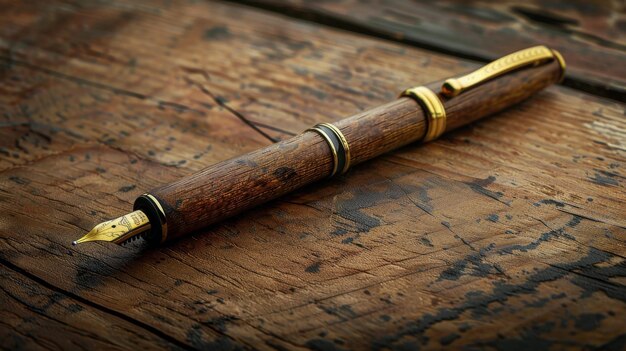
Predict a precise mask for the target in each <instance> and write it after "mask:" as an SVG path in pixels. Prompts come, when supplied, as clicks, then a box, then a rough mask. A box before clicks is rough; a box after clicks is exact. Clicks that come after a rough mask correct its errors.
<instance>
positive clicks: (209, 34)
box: [202, 26, 232, 40]
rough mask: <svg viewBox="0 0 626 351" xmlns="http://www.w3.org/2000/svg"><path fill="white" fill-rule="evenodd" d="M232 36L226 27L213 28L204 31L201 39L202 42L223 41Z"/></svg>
mask: <svg viewBox="0 0 626 351" xmlns="http://www.w3.org/2000/svg"><path fill="white" fill-rule="evenodd" d="M231 36H232V34H231V32H230V30H229V29H228V27H225V26H215V27H211V28H209V29H207V30H205V31H204V34H203V35H202V39H204V40H224V39H228V38H230V37H231Z"/></svg>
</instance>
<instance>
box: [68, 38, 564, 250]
mask: <svg viewBox="0 0 626 351" xmlns="http://www.w3.org/2000/svg"><path fill="white" fill-rule="evenodd" d="M564 74H565V61H564V60H563V58H562V56H561V55H560V54H559V53H558V52H557V51H555V50H552V49H550V48H548V47H546V46H535V47H531V48H528V49H524V50H521V51H517V52H514V53H512V54H509V55H507V56H504V57H501V58H499V59H497V60H495V61H493V62H491V63H488V64H487V65H485V66H483V67H481V68H479V69H477V70H475V71H472V72H469V73H468V74H465V75H463V76H460V77H456V78H450V79H447V80H445V81H442V82H434V83H430V84H426V85H424V86H418V87H413V88H410V89H406V90H405V91H403V92H402V93H401V94H400V96H399V98H398V99H396V100H394V101H392V102H389V103H387V104H384V105H382V106H378V107H375V108H373V109H371V110H368V111H364V112H361V113H358V114H356V115H354V116H351V117H349V118H346V119H342V120H340V121H337V122H335V123H320V124H317V125H315V126H313V127H311V128H309V129H307V130H306V131H304V132H303V133H301V134H299V135H297V136H294V137H293V138H291V139H288V140H284V141H281V142H279V143H276V144H273V145H270V146H268V147H266V148H263V149H259V150H256V151H253V152H250V153H248V154H245V155H242V156H239V157H236V158H233V159H230V160H226V161H222V162H219V163H216V164H214V165H211V166H208V167H207V168H204V169H202V170H200V171H199V172H197V173H194V174H191V175H189V176H186V177H184V178H182V179H179V180H177V181H175V182H173V183H170V184H166V185H163V186H160V187H158V188H156V189H153V190H151V191H149V192H147V193H145V194H143V195H141V196H139V197H138V198H137V199H136V200H135V203H134V206H133V212H130V213H128V214H125V215H123V216H121V217H119V218H116V219H113V220H109V221H106V222H103V223H100V224H98V225H96V226H95V227H94V228H93V229H92V230H91V231H90V232H89V233H87V234H86V235H85V236H83V237H82V238H80V239H78V240H76V241H74V242H73V244H74V245H76V244H79V243H84V242H88V241H107V242H112V243H116V244H124V243H127V242H129V241H133V240H136V239H138V238H143V239H145V240H146V241H148V242H151V243H156V244H158V243H163V242H165V241H168V240H172V239H175V238H179V237H181V236H184V235H186V234H189V233H192V232H194V231H197V230H200V229H202V228H204V227H207V226H209V225H211V224H214V223H216V222H219V221H221V220H223V219H226V218H229V217H232V216H234V215H237V214H239V213H241V212H242V211H245V210H247V209H250V208H252V207H255V206H258V205H260V204H263V203H265V202H267V201H270V200H272V199H275V198H278V197H280V196H282V195H284V194H287V193H289V192H291V191H293V190H295V189H298V188H300V187H302V186H304V185H307V184H310V183H312V182H315V181H319V180H321V179H325V178H329V177H331V178H332V177H336V176H340V175H342V174H345V173H346V172H347V171H348V170H349V169H350V167H352V166H354V165H356V164H358V163H361V162H363V161H366V160H369V159H371V158H373V157H376V156H378V155H381V154H383V153H386V152H389V151H391V150H394V149H397V148H399V147H402V146H404V145H407V144H410V143H414V142H418V141H422V142H428V141H431V140H435V139H437V138H438V137H439V136H441V135H442V134H443V133H445V132H448V131H451V130H453V129H456V128H458V127H461V126H463V125H466V124H468V123H470V122H473V121H475V120H477V119H480V118H483V117H485V116H488V115H492V114H494V113H496V112H498V111H501V110H503V109H505V108H507V107H509V106H511V105H514V104H516V103H519V102H520V101H522V100H525V99H527V98H528V97H530V96H531V95H533V94H535V93H537V92H538V91H540V90H542V89H544V88H546V87H548V86H549V85H551V84H553V83H557V82H560V81H561V80H562V79H563V77H564Z"/></svg>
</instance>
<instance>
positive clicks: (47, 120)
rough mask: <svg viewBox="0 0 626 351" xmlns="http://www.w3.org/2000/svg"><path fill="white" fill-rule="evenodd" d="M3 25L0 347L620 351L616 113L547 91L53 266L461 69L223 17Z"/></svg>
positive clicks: (170, 8)
mask: <svg viewBox="0 0 626 351" xmlns="http://www.w3.org/2000/svg"><path fill="white" fill-rule="evenodd" d="M4 5H5V6H4V7H3V9H6V10H4V11H1V12H0V18H1V19H2V23H3V26H0V47H1V49H0V55H1V56H2V58H3V65H2V71H1V79H0V82H1V85H0V86H1V89H0V92H1V94H0V99H2V103H1V104H0V108H2V109H3V110H2V113H1V114H0V116H1V118H2V120H1V123H2V124H1V126H2V128H0V133H2V136H1V138H0V143H2V145H1V146H2V148H1V149H0V156H1V157H2V162H1V163H0V166H1V168H2V170H1V171H0V234H1V235H0V263H1V264H2V272H3V273H2V276H1V277H2V278H1V279H2V283H1V284H2V291H0V299H2V300H1V301H0V305H1V306H2V307H1V310H0V314H1V315H0V320H1V321H2V323H1V324H0V334H1V336H2V338H1V340H2V343H1V345H2V348H6V349H9V348H11V349H15V348H19V347H23V348H42V349H55V348H59V347H57V346H55V345H57V344H58V345H60V346H61V347H63V346H65V345H69V343H70V342H71V345H85V346H86V348H95V347H98V346H103V347H111V348H115V347H117V348H128V346H127V345H128V344H127V343H126V341H123V340H109V337H110V336H111V335H112V334H111V331H110V330H106V329H102V328H94V327H91V326H98V325H103V324H104V321H106V323H108V325H109V326H110V328H112V330H115V335H120V337H125V336H127V337H128V338H130V340H133V341H136V342H137V345H140V346H141V345H144V346H147V347H148V346H153V347H154V348H157V347H160V346H163V347H167V348H173V349H175V348H192V349H210V348H213V349H220V348H221V349H237V348H239V349H263V350H272V349H296V350H298V349H302V350H305V349H313V350H317V349H324V348H326V349H340V350H341V349H343V350H348V349H363V348H366V349H385V348H387V349H401V348H402V347H407V348H414V347H415V346H419V347H421V348H440V347H442V346H451V347H457V348H460V347H464V346H465V347H468V348H484V349H494V350H496V349H510V348H513V347H520V348H542V349H546V348H600V349H611V348H614V349H620V348H623V345H624V340H625V339H626V337H625V336H624V331H623V318H622V316H623V315H624V313H626V296H625V291H626V290H625V284H626V281H625V279H626V267H625V264H624V262H625V261H624V256H625V255H626V248H625V241H626V229H625V228H626V219H625V218H624V212H625V211H624V203H626V193H625V191H624V175H623V173H624V171H623V170H624V167H625V163H626V162H625V160H626V158H625V157H626V156H625V154H626V151H625V150H626V137H625V136H624V130H626V123H625V122H624V114H625V113H626V112H625V111H626V107H625V106H624V105H623V104H621V103H618V102H615V101H611V100H607V99H603V98H598V97H595V96H593V95H589V94H586V93H583V92H580V91H577V90H573V89H569V88H564V87H550V88H548V89H547V90H545V91H544V92H542V93H540V94H538V95H536V96H535V97H533V98H531V99H530V100H528V101H527V102H524V103H522V104H521V105H519V106H517V107H515V108H511V109H508V110H506V111H504V112H502V113H499V114H498V115H496V116H493V117H492V118H489V119H487V120H484V121H481V122H479V123H476V124H473V125H471V126H469V127H464V128H462V129H460V130H457V131H455V132H452V133H449V134H447V135H446V136H445V137H443V138H442V139H440V140H438V141H436V142H433V143H429V144H428V145H410V146H407V147H405V148H402V149H400V150H398V151H396V152H393V153H391V154H389V155H386V156H382V157H379V158H377V159H375V160H373V161H371V162H366V163H362V164H360V165H358V166H357V167H355V168H354V169H353V170H352V171H351V172H350V173H349V174H348V175H346V176H343V177H341V178H339V179H336V180H335V181H329V182H323V183H322V184H319V185H316V186H312V187H306V188H304V189H303V190H301V191H299V192H296V193H294V194H292V195H289V196H286V197H283V198H281V199H279V200H276V201H274V202H272V203H270V204H269V205H267V206H264V207H263V208H258V209H254V210H251V211H248V212H246V213H244V214H242V215H240V216H238V217H236V218H235V219H232V220H229V221H226V222H224V223H221V224H219V225H215V226H213V227H211V228H208V229H206V230H203V231H201V232H198V233H197V234H196V235H193V236H192V237H189V238H186V239H181V240H178V241H176V242H174V243H172V244H171V245H169V246H166V247H162V248H158V249H143V248H141V247H137V246H128V247H118V246H113V245H105V244H94V245H89V246H84V247H81V248H80V249H76V250H74V249H71V246H70V241H71V240H73V239H75V238H76V237H78V236H80V235H82V234H83V232H85V231H86V230H88V229H90V228H91V227H92V226H93V224H95V223H98V222H100V221H102V220H105V219H108V218H111V217H114V216H117V215H119V214H120V213H123V212H125V211H128V210H129V209H130V208H131V206H132V202H133V200H134V198H135V197H136V196H138V195H140V194H141V193H142V192H143V191H144V190H145V189H151V188H153V187H156V186H160V185H163V184H167V183H168V182H171V181H173V180H175V179H178V178H180V177H182V176H184V175H188V174H191V173H192V172H194V171H197V170H199V169H201V168H204V167H205V166H207V165H209V164H213V163H216V162H218V161H222V160H225V159H229V158H231V157H235V156H237V155H240V154H243V153H246V152H248V151H252V150H256V149H258V148H261V147H263V146H267V145H269V144H270V143H271V142H272V140H277V139H284V138H286V137H287V136H290V135H292V134H296V133H299V132H300V131H302V130H303V129H305V128H306V127H309V126H311V125H312V124H314V123H316V122H321V121H334V120H338V119H341V118H343V117H345V116H350V115H353V114H356V113H359V112H360V111H365V110H367V109H369V108H372V107H375V106H378V105H382V104H384V103H387V102H389V101H392V100H394V99H395V97H396V96H397V94H398V92H400V91H401V90H402V89H404V88H406V87H409V86H414V85H416V84H423V83H428V82H434V81H438V80H441V79H444V78H447V77H449V76H452V75H456V74H459V73H460V72H464V71H468V70H470V69H473V68H475V67H476V64H475V63H471V62H467V61H464V60H460V59H455V58H453V57H449V56H442V55H438V54H435V53H432V52H428V51H424V50H419V49H415V48H411V47H407V46H403V45H401V44H394V43H390V42H386V41H382V40H378V39H372V38H368V37H366V36H363V35H355V34H352V33H349V32H345V31H336V30H333V29H330V28H324V27H321V26H317V25H314V24H310V23H309V24H307V23H302V22H299V21H296V20H291V19H288V18H285V17H281V16H276V15H273V14H270V13H266V12H260V11H257V10H253V9H249V8H245V7H239V6H235V5H232V4H223V3H212V2H185V1H172V2H168V3H160V2H156V1H155V2H149V1H146V2H141V3H138V2H135V1H132V2H131V1H128V2H123V1H122V2H115V3H107V2H89V1H80V2H76V3H73V2H63V3H59V2H48V1H46V2H41V3H39V4H33V3H26V2H19V3H10V4H9V5H10V6H8V5H6V4H4ZM81 126H82V127H81ZM259 131H260V132H263V133H264V134H265V135H264V134H261V133H260V132H259ZM268 137H269V138H268ZM270 139H271V140H270ZM33 292H35V293H36V294H41V295H42V297H37V296H33V295H31V294H34V293H33ZM55 296H60V297H55ZM48 304H49V305H50V307H46V305H48ZM72 304H76V305H79V306H81V308H82V310H79V308H76V307H70V306H71V305H72ZM74 310H79V311H77V312H72V311H74ZM70 313H71V316H69V315H68V314H70ZM64 323H65V324H64ZM85 326H90V329H92V331H91V333H87V332H84V331H83V329H81V328H83V327H85ZM20 331H22V332H23V333H22V334H20ZM61 334H62V335H63V336H64V337H65V336H66V338H67V339H68V340H70V341H68V343H67V344H65V341H63V343H60V341H58V340H57V339H58V336H59V335H61ZM48 340H53V341H54V342H56V343H57V344H53V343H50V342H49V341H48ZM59 343H60V344H59ZM77 347H78V346H77Z"/></svg>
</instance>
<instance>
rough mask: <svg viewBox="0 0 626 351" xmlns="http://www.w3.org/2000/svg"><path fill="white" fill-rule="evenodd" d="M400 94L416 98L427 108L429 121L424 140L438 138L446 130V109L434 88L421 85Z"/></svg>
mask: <svg viewBox="0 0 626 351" xmlns="http://www.w3.org/2000/svg"><path fill="white" fill-rule="evenodd" d="M400 96H406V97H410V98H412V99H414V100H415V101H417V103H418V104H420V106H422V107H423V108H424V109H425V112H426V118H427V119H428V123H427V130H426V135H425V136H424V139H423V140H422V141H423V142H427V141H431V140H434V139H437V138H438V137H439V136H441V134H443V132H445V131H446V110H445V108H444V107H443V103H442V102H441V100H439V97H437V94H435V93H433V92H432V90H430V89H428V88H426V87H423V86H420V87H415V88H410V89H407V90H405V91H404V92H403V93H402V94H401V95H400Z"/></svg>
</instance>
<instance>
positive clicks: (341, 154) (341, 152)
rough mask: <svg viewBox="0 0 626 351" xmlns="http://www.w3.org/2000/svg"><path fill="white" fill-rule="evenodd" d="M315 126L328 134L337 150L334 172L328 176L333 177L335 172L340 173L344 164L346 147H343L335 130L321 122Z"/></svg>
mask: <svg viewBox="0 0 626 351" xmlns="http://www.w3.org/2000/svg"><path fill="white" fill-rule="evenodd" d="M316 128H319V129H321V130H323V131H324V133H325V134H326V135H327V136H328V138H329V139H330V141H331V142H332V143H333V147H334V148H335V150H337V167H335V168H336V170H335V173H334V174H331V175H330V176H331V177H333V176H335V175H336V174H337V173H339V174H341V173H342V170H343V169H344V167H345V166H346V149H345V148H344V147H343V144H342V143H341V141H340V140H339V137H338V136H337V135H336V134H335V132H334V131H333V130H332V129H330V128H328V127H326V126H324V125H321V124H318V125H317V126H316Z"/></svg>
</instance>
